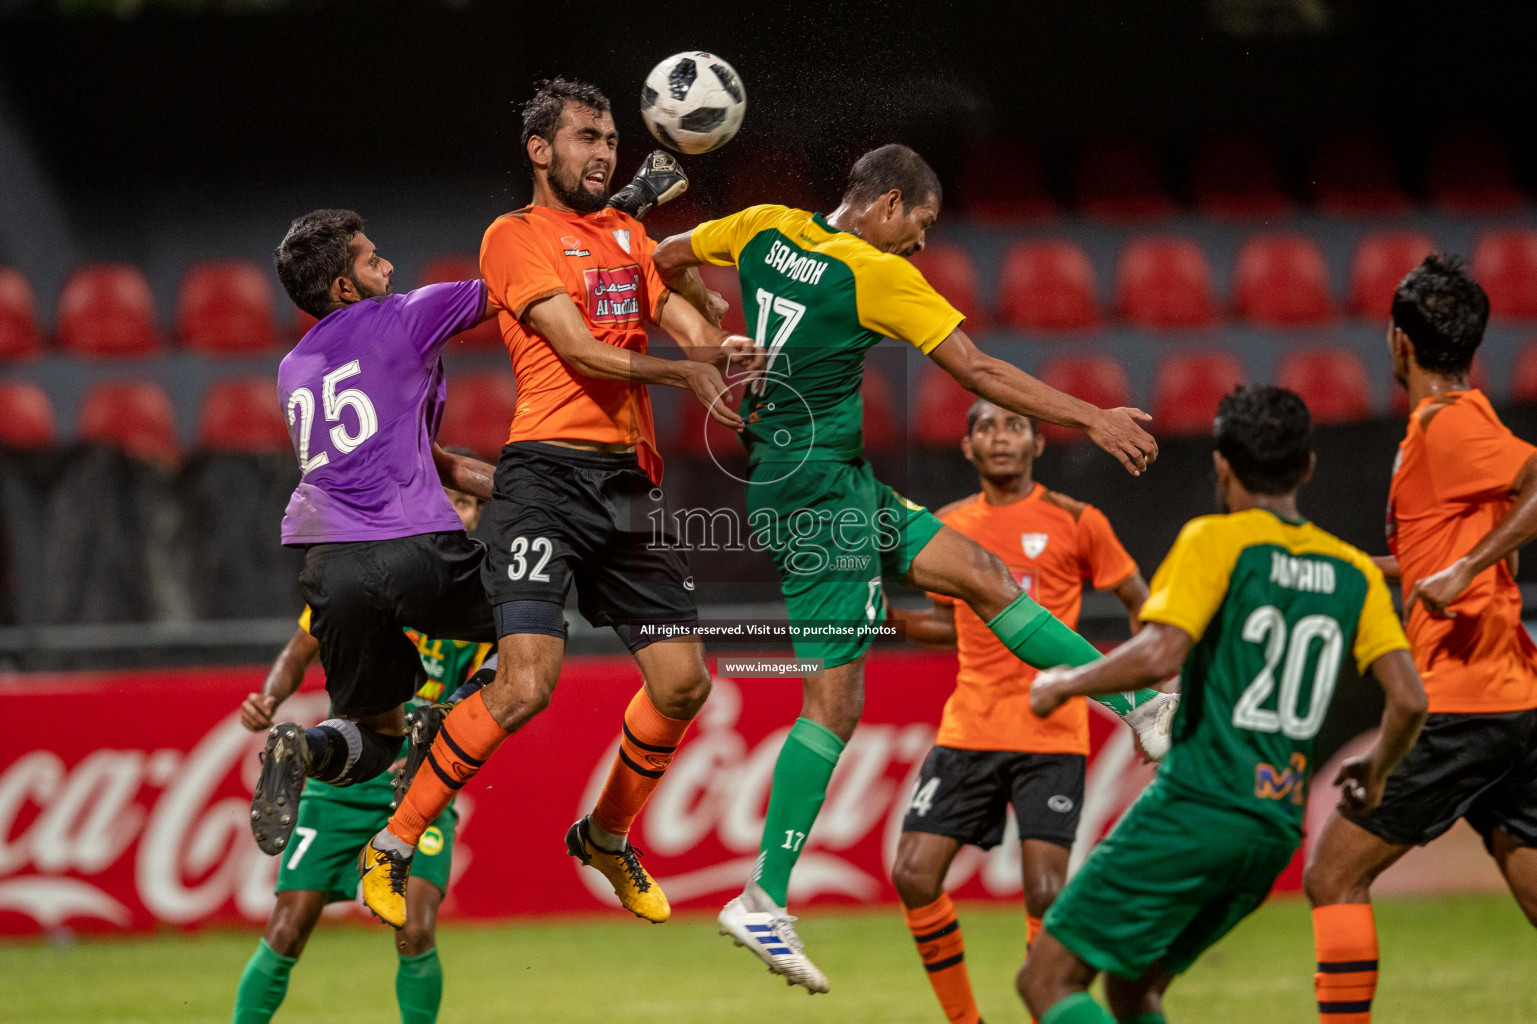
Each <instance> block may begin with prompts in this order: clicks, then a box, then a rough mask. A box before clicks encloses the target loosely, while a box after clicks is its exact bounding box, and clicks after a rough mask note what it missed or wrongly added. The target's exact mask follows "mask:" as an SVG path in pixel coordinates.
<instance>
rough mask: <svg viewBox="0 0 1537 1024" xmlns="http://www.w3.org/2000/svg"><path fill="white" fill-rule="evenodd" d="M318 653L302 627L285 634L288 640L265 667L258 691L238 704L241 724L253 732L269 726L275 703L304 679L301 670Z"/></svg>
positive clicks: (290, 695) (317, 645)
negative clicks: (265, 670)
mask: <svg viewBox="0 0 1537 1024" xmlns="http://www.w3.org/2000/svg"><path fill="white" fill-rule="evenodd" d="M319 653H320V642H319V641H318V640H316V639H315V638H314V637H312V636H310V635H309V632H308V631H306V630H305V629H303V628H300V629H296V630H294V635H293V636H291V637H289V638H288V643H286V644H284V645H283V649H282V650H281V651H280V652H278V656H277V659H276V660H275V661H273V663H272V667H271V668H270V669H268V670H267V678H266V680H265V681H264V682H263V683H262V688H261V692H260V693H249V694H246V699H245V701H244V702H243V703H242V704H241V705H240V724H241V725H243V726H245V727H246V728H247V729H250V730H251V731H252V732H261V731H262V730H264V729H270V728H272V716H273V714H274V713H275V712H276V711H277V709H278V705H280V704H282V703H283V702H284V701H285V700H287V699H288V698H289V697H292V696H293V695H294V691H295V690H297V689H299V684H300V683H302V682H304V673H305V672H306V671H308V670H309V667H310V665H311V664H313V663H314V661H315V656H316V655H318V654H319Z"/></svg>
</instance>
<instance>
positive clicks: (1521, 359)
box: [1510, 341, 1537, 402]
mask: <svg viewBox="0 0 1537 1024" xmlns="http://www.w3.org/2000/svg"><path fill="white" fill-rule="evenodd" d="M1510 400H1511V401H1513V402H1537V341H1534V342H1528V343H1527V345H1526V347H1525V348H1523V349H1522V350H1521V354H1520V355H1519V356H1517V357H1516V365H1515V367H1514V368H1513V369H1512V370H1511V374H1510Z"/></svg>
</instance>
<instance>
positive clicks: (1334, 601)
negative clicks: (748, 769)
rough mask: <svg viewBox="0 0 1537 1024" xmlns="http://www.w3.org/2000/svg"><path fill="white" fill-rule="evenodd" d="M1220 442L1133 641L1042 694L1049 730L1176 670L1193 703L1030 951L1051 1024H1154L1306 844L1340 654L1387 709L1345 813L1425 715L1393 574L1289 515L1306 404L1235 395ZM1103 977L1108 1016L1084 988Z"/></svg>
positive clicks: (1030, 1000)
mask: <svg viewBox="0 0 1537 1024" xmlns="http://www.w3.org/2000/svg"><path fill="white" fill-rule="evenodd" d="M1214 434H1215V440H1216V452H1215V453H1214V454H1213V462H1214V463H1215V466H1216V474H1217V481H1218V489H1219V498H1220V504H1221V507H1222V511H1223V514H1221V515H1214V516H1205V517H1202V518H1200V519H1195V520H1192V521H1191V522H1189V523H1187V524H1186V525H1185V528H1184V529H1183V530H1182V531H1181V532H1180V535H1179V539H1178V540H1176V541H1175V543H1174V547H1173V549H1172V550H1171V551H1170V552H1169V555H1168V557H1167V558H1166V559H1165V560H1164V562H1163V565H1162V566H1160V567H1159V569H1158V572H1157V574H1156V575H1154V577H1153V584H1152V594H1151V596H1150V597H1149V598H1148V599H1147V601H1146V602H1145V603H1144V604H1143V605H1142V609H1141V612H1140V615H1141V618H1142V623H1143V626H1142V629H1141V630H1140V631H1139V632H1138V633H1137V634H1136V636H1134V637H1132V639H1131V640H1128V641H1127V642H1126V643H1124V644H1122V645H1121V646H1120V647H1118V648H1117V649H1116V650H1115V651H1114V652H1113V653H1112V654H1111V655H1110V656H1109V657H1107V658H1105V659H1103V660H1101V661H1098V662H1096V663H1094V664H1092V665H1086V666H1083V667H1080V668H1060V669H1055V670H1051V671H1047V672H1043V673H1041V674H1040V675H1039V676H1037V677H1036V680H1035V684H1034V685H1033V686H1032V688H1031V692H1030V705H1031V708H1032V709H1033V710H1034V711H1035V712H1036V713H1037V714H1042V715H1044V714H1049V713H1050V712H1052V711H1053V710H1055V709H1056V708H1057V707H1059V706H1061V704H1062V703H1063V702H1064V701H1066V700H1068V699H1069V698H1070V697H1074V696H1080V695H1081V696H1093V695H1094V694H1100V693H1114V692H1118V691H1120V690H1123V689H1125V688H1127V687H1131V686H1141V685H1145V684H1146V683H1147V682H1149V681H1152V680H1156V679H1163V678H1166V677H1167V676H1168V675H1169V674H1171V673H1172V672H1174V671H1175V670H1176V669H1178V670H1180V673H1181V674H1180V679H1181V687H1182V691H1183V697H1184V699H1183V701H1182V702H1181V704H1180V706H1179V710H1178V712H1177V713H1176V716H1175V719H1174V730H1173V738H1172V749H1170V751H1169V754H1168V756H1167V757H1165V758H1164V759H1163V763H1162V765H1161V766H1160V767H1159V771H1158V777H1157V778H1156V779H1155V780H1154V782H1153V784H1152V785H1151V786H1149V787H1148V788H1147V790H1146V791H1144V792H1143V794H1142V796H1141V797H1139V798H1138V800H1137V802H1136V803H1135V804H1133V805H1132V807H1131V809H1130V810H1129V811H1127V812H1126V815H1125V817H1123V818H1122V819H1121V821H1120V822H1119V824H1117V825H1116V827H1115V829H1114V831H1112V832H1111V833H1110V835H1109V836H1108V837H1107V838H1106V839H1105V841H1104V842H1103V843H1101V844H1100V845H1099V846H1098V847H1097V848H1096V849H1095V850H1094V852H1093V853H1092V854H1090V855H1089V858H1088V860H1087V861H1086V862H1085V863H1084V865H1083V868H1082V869H1081V870H1080V871H1079V872H1078V874H1077V875H1075V876H1074V877H1073V879H1072V881H1070V882H1069V883H1068V884H1067V887H1066V888H1065V889H1063V891H1062V894H1061V895H1060V896H1058V897H1057V900H1056V902H1055V903H1053V904H1052V906H1051V909H1050V910H1049V911H1047V914H1046V920H1045V925H1044V928H1043V930H1042V932H1041V934H1040V936H1039V937H1038V938H1037V939H1036V941H1035V943H1033V944H1032V946H1031V948H1030V956H1029V959H1028V960H1027V961H1026V963H1025V966H1024V968H1023V969H1022V970H1021V971H1020V974H1019V980H1018V985H1019V992H1020V995H1021V997H1022V998H1023V999H1024V1001H1025V1003H1026V1004H1027V1005H1028V1006H1029V1009H1030V1012H1031V1014H1032V1015H1033V1016H1034V1017H1035V1018H1036V1019H1038V1020H1039V1021H1041V1024H1110V1022H1112V1021H1121V1022H1131V1024H1163V1022H1164V1021H1165V1017H1164V1014H1163V993H1164V990H1165V989H1166V988H1167V987H1168V985H1169V982H1170V981H1171V979H1173V978H1174V977H1175V976H1177V975H1179V974H1181V973H1183V972H1184V971H1185V970H1186V969H1188V968H1189V967H1190V965H1191V964H1193V963H1194V962H1195V960H1196V958H1197V957H1198V956H1200V954H1201V953H1202V952H1203V951H1205V950H1206V949H1207V948H1209V947H1210V946H1211V945H1212V944H1214V943H1215V942H1217V941H1218V940H1219V939H1221V938H1222V937H1223V936H1224V935H1226V934H1227V933H1228V932H1229V931H1230V930H1231V929H1232V928H1233V926H1234V925H1236V924H1237V923H1238V922H1239V921H1240V920H1242V919H1243V918H1244V917H1246V916H1247V915H1248V914H1249V913H1250V912H1251V911H1253V910H1254V909H1255V908H1256V907H1258V906H1259V905H1260V903H1261V902H1262V901H1263V900H1264V899H1265V897H1266V895H1267V894H1268V893H1269V892H1270V889H1271V886H1273V885H1274V884H1275V880H1276V878H1277V877H1278V876H1279V875H1280V874H1281V872H1282V871H1283V870H1284V869H1285V868H1286V865H1287V864H1288V863H1289V862H1290V861H1291V858H1292V855H1293V854H1294V853H1295V852H1296V850H1297V847H1298V845H1299V844H1300V843H1301V841H1302V822H1303V815H1304V813H1305V811H1306V792H1307V785H1308V782H1309V779H1310V777H1311V775H1312V772H1313V770H1314V767H1315V765H1314V763H1313V748H1314V745H1315V742H1316V740H1317V737H1318V730H1319V727H1320V726H1321V725H1322V724H1323V720H1324V716H1325V715H1326V714H1327V713H1328V710H1329V702H1330V698H1331V697H1332V696H1333V694H1334V690H1335V684H1336V682H1337V680H1338V678H1339V673H1340V670H1341V668H1342V666H1343V664H1344V660H1345V658H1346V657H1347V656H1349V657H1353V658H1354V659H1355V662H1356V665H1357V667H1358V668H1359V669H1360V671H1361V672H1362V674H1363V675H1368V674H1369V675H1371V676H1372V677H1373V678H1375V679H1376V680H1377V682H1378V683H1380V684H1381V686H1382V688H1383V690H1384V691H1385V692H1386V696H1387V703H1386V707H1385V710H1384V711H1383V713H1382V726H1381V730H1380V732H1379V733H1378V739H1377V743H1376V746H1375V747H1374V748H1373V749H1372V750H1371V751H1370V752H1369V753H1368V754H1366V755H1365V756H1363V757H1359V758H1354V759H1352V760H1350V761H1347V762H1346V763H1345V765H1344V767H1343V768H1342V769H1341V771H1340V777H1339V779H1337V780H1336V781H1338V782H1342V783H1343V784H1344V787H1345V788H1344V795H1343V799H1344V802H1345V805H1346V806H1347V807H1351V808H1359V809H1370V808H1371V807H1373V806H1375V805H1376V803H1377V802H1378V801H1379V800H1380V799H1381V797H1382V787H1383V783H1384V782H1385V781H1386V779H1387V776H1388V773H1389V772H1390V771H1391V770H1392V768H1393V765H1394V764H1396V763H1397V762H1398V760H1399V758H1401V757H1402V756H1403V755H1404V753H1405V752H1406V751H1407V750H1408V749H1409V747H1410V746H1411V745H1413V743H1414V738H1415V736H1416V735H1417V734H1418V732H1419V729H1420V724H1421V723H1422V722H1423V721H1424V718H1425V691H1424V688H1423V686H1422V684H1421V682H1420V676H1419V673H1418V672H1417V671H1416V670H1415V667H1414V661H1413V659H1412V658H1411V657H1410V655H1409V644H1408V641H1407V640H1406V639H1405V638H1404V632H1403V629H1402V628H1401V627H1400V625H1399V622H1398V617H1397V615H1396V614H1395V613H1394V611H1393V601H1392V598H1391V597H1390V596H1389V595H1388V590H1387V586H1386V584H1385V583H1384V582H1383V577H1382V572H1381V571H1380V570H1379V569H1378V568H1377V567H1376V566H1375V565H1374V564H1373V563H1372V560H1371V558H1370V557H1369V556H1368V555H1366V554H1365V553H1364V552H1362V551H1359V550H1357V549H1355V548H1353V547H1351V546H1350V545H1348V544H1346V543H1345V542H1344V541H1341V540H1339V539H1337V538H1335V537H1333V536H1331V535H1330V534H1328V533H1325V532H1324V531H1323V530H1321V529H1319V528H1318V527H1317V526H1315V525H1313V524H1312V523H1310V522H1308V521H1307V520H1305V519H1303V518H1302V516H1301V514H1300V513H1299V512H1298V511H1297V489H1298V488H1299V487H1300V486H1301V485H1302V484H1303V483H1304V482H1305V481H1306V480H1307V478H1308V477H1309V476H1310V475H1311V474H1312V469H1313V461H1314V457H1313V452H1312V444H1311V422H1310V417H1309V415H1308V410H1307V406H1306V405H1304V404H1303V402H1302V399H1300V398H1298V397H1297V396H1296V395H1295V394H1293V393H1292V392H1290V391H1286V390H1284V389H1282V388H1273V387H1250V388H1242V389H1239V390H1238V391H1235V392H1234V393H1232V394H1230V395H1228V396H1226V397H1225V398H1223V400H1222V403H1221V405H1220V406H1219V407H1218V410H1217V420H1216V426H1215V428H1214ZM1100 972H1104V973H1105V974H1106V981H1105V994H1106V997H1107V998H1108V1000H1109V1003H1110V1010H1111V1013H1110V1014H1108V1015H1107V1014H1106V1012H1105V1011H1104V1010H1103V1009H1101V1008H1100V1006H1099V1004H1098V1003H1096V1002H1095V1001H1094V1000H1093V998H1092V997H1091V996H1090V995H1089V994H1088V991H1087V989H1088V987H1089V984H1090V983H1091V982H1092V981H1093V980H1094V977H1095V975H1096V974H1098V973H1100Z"/></svg>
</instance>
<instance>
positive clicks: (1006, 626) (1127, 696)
mask: <svg viewBox="0 0 1537 1024" xmlns="http://www.w3.org/2000/svg"><path fill="white" fill-rule="evenodd" d="M987 628H988V629H990V630H992V631H993V635H994V636H996V637H997V638H998V639H999V640H1002V641H1003V646H1005V647H1007V648H1008V649H1009V650H1010V651H1012V652H1013V653H1014V657H1016V658H1018V659H1019V660H1020V661H1022V662H1024V663H1025V664H1026V665H1029V666H1030V667H1032V668H1056V667H1057V666H1058V665H1071V666H1073V667H1074V668H1077V667H1078V666H1079V665H1087V664H1088V663H1089V662H1091V661H1098V660H1099V659H1100V658H1101V657H1103V655H1101V654H1100V653H1099V651H1098V650H1096V649H1095V647H1094V645H1093V644H1091V643H1089V642H1088V641H1087V640H1085V639H1084V638H1083V637H1081V636H1079V635H1078V634H1077V633H1074V632H1073V631H1072V630H1070V629H1068V628H1067V626H1066V625H1064V624H1063V622H1062V620H1061V619H1059V618H1057V617H1056V616H1055V615H1053V614H1051V612H1049V611H1047V610H1046V609H1045V608H1042V607H1041V606H1040V605H1038V604H1036V603H1035V602H1034V601H1032V600H1031V599H1030V595H1028V594H1020V595H1019V596H1018V597H1016V598H1015V599H1014V600H1013V602H1011V603H1010V604H1009V606H1008V607H1007V608H1005V609H1004V610H1003V611H1001V612H999V613H998V614H997V615H995V616H993V618H992V619H991V620H990V621H989V622H988V623H987ZM1156 696H1158V691H1157V690H1154V689H1151V688H1149V689H1143V690H1138V691H1137V692H1135V693H1112V694H1107V695H1102V696H1098V697H1092V698H1090V699H1091V700H1097V701H1099V702H1100V703H1101V704H1103V705H1104V706H1105V707H1107V708H1109V709H1110V710H1111V711H1114V712H1115V713H1116V714H1117V715H1120V716H1121V717H1122V718H1125V717H1126V715H1127V713H1128V712H1130V711H1131V709H1132V708H1134V707H1137V706H1138V705H1139V704H1146V703H1147V702H1148V701H1150V700H1152V699H1153V698H1154V697H1156Z"/></svg>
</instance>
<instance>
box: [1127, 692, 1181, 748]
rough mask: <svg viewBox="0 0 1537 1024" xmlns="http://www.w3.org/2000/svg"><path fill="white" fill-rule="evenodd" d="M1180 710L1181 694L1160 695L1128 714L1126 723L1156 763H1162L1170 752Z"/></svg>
mask: <svg viewBox="0 0 1537 1024" xmlns="http://www.w3.org/2000/svg"><path fill="white" fill-rule="evenodd" d="M1177 710H1179V694H1177V693H1160V694H1159V695H1158V696H1156V697H1154V698H1153V699H1152V700H1150V701H1148V702H1147V703H1146V704H1139V705H1137V706H1136V707H1135V708H1133V709H1132V710H1131V712H1130V713H1129V714H1127V716H1126V718H1125V722H1126V724H1127V725H1129V726H1131V728H1132V730H1133V731H1134V732H1135V733H1136V734H1137V739H1139V740H1141V741H1142V749H1143V750H1145V751H1146V752H1147V756H1148V757H1150V758H1152V759H1153V760H1154V761H1162V760H1163V755H1165V754H1167V753H1168V752H1169V742H1170V739H1171V737H1172V734H1173V731H1174V712H1175V711H1177Z"/></svg>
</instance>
